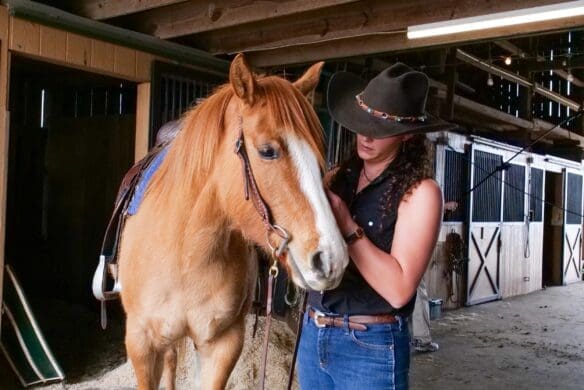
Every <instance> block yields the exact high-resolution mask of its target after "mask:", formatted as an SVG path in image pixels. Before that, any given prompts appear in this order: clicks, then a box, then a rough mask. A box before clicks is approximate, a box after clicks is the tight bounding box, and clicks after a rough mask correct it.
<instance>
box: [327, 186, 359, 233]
mask: <svg viewBox="0 0 584 390" xmlns="http://www.w3.org/2000/svg"><path fill="white" fill-rule="evenodd" d="M326 194H327V196H328V198H329V203H330V205H331V209H332V210H333V214H334V215H335V219H336V220H337V225H338V226H339V229H340V230H341V233H342V234H343V236H347V235H348V234H350V233H351V232H353V231H355V230H356V229H357V227H358V225H357V223H356V222H355V221H353V218H352V217H351V213H350V212H349V208H348V207H347V205H346V204H345V202H343V200H342V199H341V198H340V197H339V196H338V195H337V194H335V193H334V192H332V191H331V190H329V189H327V190H326Z"/></svg>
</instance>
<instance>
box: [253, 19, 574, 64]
mask: <svg viewBox="0 0 584 390" xmlns="http://www.w3.org/2000/svg"><path fill="white" fill-rule="evenodd" d="M582 25H584V17H583V16H578V17H571V18H566V19H559V20H554V21H548V22H543V23H529V24H524V25H521V26H509V27H504V28H498V29H490V30H484V31H474V32H468V33H462V34H452V35H445V36H441V37H435V38H427V39H415V40H408V39H407V38H406V34H405V33H395V32H393V33H376V34H369V35H367V36H353V37H348V38H340V39H332V40H327V39H324V40H321V41H319V42H315V43H309V44H301V45H297V44H290V45H285V46H283V47H278V48H275V49H270V50H263V49H260V50H250V51H249V52H248V58H249V59H250V61H252V62H253V63H254V65H256V66H273V65H284V64H299V63H307V62H311V61H319V60H325V59H333V58H345V57H353V56H361V55H372V54H378V53H385V52H395V51H404V50H409V49H416V48H422V47H430V46H446V45H450V44H453V43H461V42H480V41H486V40H489V39H493V38H501V37H510V36H515V37H517V36H525V35H529V34H532V33H540V34H543V33H544V32H545V31H557V30H565V29H572V28H576V27H579V26H582ZM242 50H243V49H242Z"/></svg>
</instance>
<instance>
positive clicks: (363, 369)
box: [298, 314, 410, 390]
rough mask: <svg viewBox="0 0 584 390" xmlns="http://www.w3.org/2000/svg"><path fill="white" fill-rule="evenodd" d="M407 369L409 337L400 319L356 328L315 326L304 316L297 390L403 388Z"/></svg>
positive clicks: (408, 363) (404, 324)
mask: <svg viewBox="0 0 584 390" xmlns="http://www.w3.org/2000/svg"><path fill="white" fill-rule="evenodd" d="M345 323H346V322H345ZM409 368H410V335H409V331H408V326H407V323H406V321H405V320H404V319H402V318H399V322H397V323H394V324H377V325H367V330H366V331H358V330H351V329H349V328H348V326H345V327H343V328H334V327H326V328H319V327H317V326H316V324H315V323H314V320H312V319H311V318H310V317H308V315H306V314H305V316H304V324H303V328H302V336H301V339H300V346H299V348H298V381H299V384H300V388H301V389H302V390H313V389H318V390H326V389H336V390H339V389H367V390H377V389H384V390H386V389H407V388H408V372H409Z"/></svg>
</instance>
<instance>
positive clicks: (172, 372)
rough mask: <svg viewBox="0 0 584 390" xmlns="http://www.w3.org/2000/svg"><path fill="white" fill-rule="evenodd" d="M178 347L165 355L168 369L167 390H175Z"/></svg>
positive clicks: (172, 348) (169, 350) (165, 365)
mask: <svg viewBox="0 0 584 390" xmlns="http://www.w3.org/2000/svg"><path fill="white" fill-rule="evenodd" d="M176 361H177V353H176V347H175V346H173V347H171V348H169V349H168V350H167V351H166V352H165V353H164V367H166V390H174V386H175V380H176Z"/></svg>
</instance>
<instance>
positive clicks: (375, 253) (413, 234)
mask: <svg viewBox="0 0 584 390" xmlns="http://www.w3.org/2000/svg"><path fill="white" fill-rule="evenodd" d="M329 197H330V198H331V206H332V207H333V211H334V212H335V216H336V217H337V222H338V224H339V227H340V229H341V231H342V232H343V234H344V235H347V234H349V233H350V232H352V231H354V230H355V229H356V228H357V224H356V223H355V222H354V221H353V220H352V218H351V216H350V214H349V210H348V209H347V206H346V205H345V204H344V203H343V201H342V200H341V199H340V198H338V197H337V196H335V195H334V194H330V193H329ZM441 221H442V191H441V190H440V187H439V186H438V184H437V183H436V182H435V181H434V180H430V179H426V180H423V181H422V182H421V183H420V184H419V185H418V186H417V187H416V188H415V189H414V190H413V191H412V193H411V194H410V195H409V196H408V197H407V198H406V199H405V200H403V201H402V202H401V203H400V205H399V207H398V216H397V222H396V225H395V230H394V235H393V244H392V247H391V254H388V253H386V252H384V251H382V250H381V249H379V248H378V247H376V246H375V245H374V244H373V243H372V242H371V241H370V240H369V239H367V238H366V237H363V238H362V239H359V240H357V241H356V242H355V243H354V244H352V245H350V246H349V255H350V256H351V259H352V260H353V262H354V263H355V265H356V266H357V268H358V269H359V272H361V275H363V277H364V278H365V280H366V281H367V282H368V283H369V284H370V285H371V287H373V288H374V289H375V291H377V293H378V294H379V295H381V296H382V297H383V298H385V299H386V300H387V301H388V302H389V303H390V304H391V306H393V307H395V308H400V307H402V306H404V305H405V304H407V303H408V302H409V300H410V299H411V297H412V296H413V295H414V293H415V291H416V288H417V287H418V284H419V283H420V280H421V279H422V277H423V275H424V272H425V271H426V267H427V265H428V262H429V261H430V257H431V256H432V251H433V250H434V245H435V244H436V239H437V238H438V233H439V231H440V223H441Z"/></svg>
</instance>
